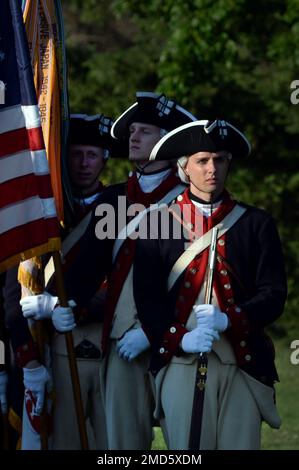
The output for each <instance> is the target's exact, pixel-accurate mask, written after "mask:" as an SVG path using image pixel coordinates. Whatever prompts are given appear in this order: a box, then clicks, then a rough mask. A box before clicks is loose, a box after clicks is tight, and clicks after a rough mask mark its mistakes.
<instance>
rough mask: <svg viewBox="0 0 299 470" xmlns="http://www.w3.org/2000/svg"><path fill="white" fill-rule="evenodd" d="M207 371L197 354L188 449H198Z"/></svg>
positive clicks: (212, 264)
mask: <svg viewBox="0 0 299 470" xmlns="http://www.w3.org/2000/svg"><path fill="white" fill-rule="evenodd" d="M217 235H218V227H214V228H213V229H212V239H211V245H210V252H209V260H208V276H207V286H206V292H205V304H211V301H212V293H213V277H214V270H215V263H216V255H217V249H216V244H217ZM207 371H208V358H207V354H206V353H203V352H201V353H199V354H198V361H197V372H196V379H195V386H194V398H193V408H192V417H191V426H190V436H189V449H190V450H193V451H195V450H199V444H200V436H201V425H202V417H203V404H204V390H205V384H206V380H207Z"/></svg>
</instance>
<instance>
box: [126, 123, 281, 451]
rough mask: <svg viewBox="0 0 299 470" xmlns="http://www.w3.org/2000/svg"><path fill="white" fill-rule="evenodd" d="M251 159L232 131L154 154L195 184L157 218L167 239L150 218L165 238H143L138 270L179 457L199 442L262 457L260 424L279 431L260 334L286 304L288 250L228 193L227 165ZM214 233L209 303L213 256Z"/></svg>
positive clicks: (202, 134)
mask: <svg viewBox="0 0 299 470" xmlns="http://www.w3.org/2000/svg"><path fill="white" fill-rule="evenodd" d="M249 153H250V145H249V143H248V141H247V139H246V138H245V136H244V135H243V134H242V133H241V132H240V131H239V130H238V129H236V128H235V127H233V126H232V125H231V124H229V123H228V122H226V121H213V122H209V121H197V122H193V123H190V124H186V125H183V126H181V127H179V128H178V129H176V130H174V131H173V132H172V133H171V134H169V135H166V136H165V137H163V139H161V141H160V142H159V143H158V144H157V145H156V146H155V147H154V149H153V151H152V153H151V160H153V161H160V160H162V161H164V160H166V159H168V158H169V159H171V158H173V157H176V158H179V157H180V156H181V155H187V157H183V158H180V159H179V160H178V168H179V174H180V176H181V179H182V180H183V181H185V182H186V183H188V184H189V187H188V188H187V189H186V191H185V192H184V194H182V195H180V196H178V198H177V200H176V203H175V204H173V205H171V206H170V208H167V209H165V210H164V213H161V220H163V217H167V218H166V219H164V221H165V220H167V221H168V222H167V223H168V224H169V229H170V235H169V237H168V239H165V238H164V239H163V238H162V237H161V230H162V228H163V225H162V224H161V226H157V224H156V225H155V226H151V225H153V224H151V221H150V218H149V225H150V229H151V230H152V232H150V230H149V233H150V234H151V235H153V233H154V234H155V233H156V234H158V238H156V239H154V237H150V236H149V237H148V238H147V239H139V240H138V242H137V247H136V255H135V262H134V297H135V301H136V306H137V311H138V316H139V318H140V321H141V324H142V327H143V330H144V331H145V332H146V334H147V337H148V341H149V342H150V343H151V346H152V355H151V365H150V368H151V371H152V373H153V374H154V376H155V378H156V379H155V382H156V390H157V406H156V414H157V416H159V417H161V416H164V417H165V426H166V434H167V437H168V446H169V447H170V448H171V449H188V448H190V449H192V450H195V449H196V447H194V442H197V449H198V448H200V449H259V448H260V433H261V421H262V420H265V421H266V422H268V423H269V424H270V426H272V427H275V428H278V427H279V425H280V419H279V416H278V414H277V411H276V407H275V399H274V387H273V383H274V382H275V381H276V380H278V376H277V372H276V369H275V365H274V351H273V345H272V343H271V340H270V338H269V337H268V336H267V335H265V333H264V327H265V326H267V325H269V324H270V323H272V322H274V321H275V320H276V319H277V318H278V317H279V316H280V315H281V314H282V312H283V307H284V303H285V299H286V279H285V272H284V262H283V256H282V251H281V244H280V240H279V237H278V234H277V230H276V227H275V224H274V222H273V220H272V218H271V216H270V215H269V214H267V213H266V212H265V211H263V210H261V209H258V208H255V207H252V206H249V205H246V204H243V203H240V202H237V201H236V200H234V198H233V197H232V196H231V195H230V194H229V193H228V192H227V191H226V189H225V181H226V177H227V174H228V170H229V166H230V163H231V160H232V159H238V158H243V157H246V156H247V155H249ZM154 220H155V219H154ZM217 224H220V228H219V232H218V241H217V244H216V258H215V259H216V264H215V271H214V282H213V296H212V302H211V304H208V303H207V301H206V299H205V295H204V294H205V290H206V284H207V275H208V269H207V264H208V251H209V244H210V242H211V229H212V228H213V227H214V226H216V225H217ZM174 234H176V236H174ZM177 234H179V236H177ZM145 267H146V275H145ZM200 353H208V354H207V357H208V362H207V364H208V365H207V371H206V368H205V367H206V364H205V361H204V358H202V356H200V361H199V365H200V364H202V363H203V366H202V367H201V368H200V370H199V374H200V376H199V379H201V383H200V382H198V383H199V384H200V385H202V386H200V389H199V388H198V387H196V391H194V389H195V380H196V372H197V363H198V361H197V358H198V354H200ZM205 380H206V383H205ZM194 400H195V405H196V406H194V403H193V402H194ZM203 400H204V401H203ZM202 407H203V414H202V413H201V411H202ZM192 410H193V411H192ZM192 414H193V416H192ZM194 418H195V423H196V422H197V424H198V422H199V420H201V419H202V428H201V429H202V432H201V434H200V429H199V432H198V429H197V430H194V428H193V427H191V423H193V422H194ZM190 430H191V433H190ZM190 434H191V435H190Z"/></svg>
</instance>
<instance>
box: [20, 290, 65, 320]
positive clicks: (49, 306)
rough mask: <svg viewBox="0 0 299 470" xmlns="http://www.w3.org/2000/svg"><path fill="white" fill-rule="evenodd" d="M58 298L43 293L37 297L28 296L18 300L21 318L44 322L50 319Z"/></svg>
mask: <svg viewBox="0 0 299 470" xmlns="http://www.w3.org/2000/svg"><path fill="white" fill-rule="evenodd" d="M57 301H58V297H55V296H53V295H50V294H48V292H44V293H43V294H39V295H29V296H27V297H24V298H23V299H21V300H20V305H21V307H22V311H23V316H24V317H25V318H30V317H33V318H34V319H35V320H44V319H45V318H51V317H52V313H53V310H54V307H55V305H56V304H57Z"/></svg>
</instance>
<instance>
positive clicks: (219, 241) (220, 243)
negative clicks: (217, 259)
mask: <svg viewBox="0 0 299 470" xmlns="http://www.w3.org/2000/svg"><path fill="white" fill-rule="evenodd" d="M224 244H225V241H224V240H222V238H220V240H218V245H220V246H223V245H224Z"/></svg>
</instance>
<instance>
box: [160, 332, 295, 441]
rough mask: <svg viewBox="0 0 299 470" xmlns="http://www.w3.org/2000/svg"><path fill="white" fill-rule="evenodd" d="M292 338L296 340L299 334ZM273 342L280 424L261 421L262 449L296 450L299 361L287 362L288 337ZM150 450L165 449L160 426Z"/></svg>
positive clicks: (289, 351) (288, 351)
mask: <svg viewBox="0 0 299 470" xmlns="http://www.w3.org/2000/svg"><path fill="white" fill-rule="evenodd" d="M296 338H298V339H299V335H297V336H296ZM293 339H295V337H294V338H293ZM274 342H275V348H276V366H277V369H278V374H279V377H280V382H279V383H277V384H276V387H275V388H276V394H277V406H278V410H279V414H280V416H281V419H282V425H281V428H280V429H272V428H270V427H269V426H268V425H267V424H263V428H262V449H268V450H270V449H271V450H299V399H298V395H299V364H298V365H292V364H291V362H290V354H291V351H292V350H291V349H290V343H291V340H290V341H288V340H286V339H279V340H275V341H274ZM152 449H155V450H164V449H166V445H165V442H164V439H163V436H162V432H161V429H160V428H155V440H154V442H153V446H152Z"/></svg>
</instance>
